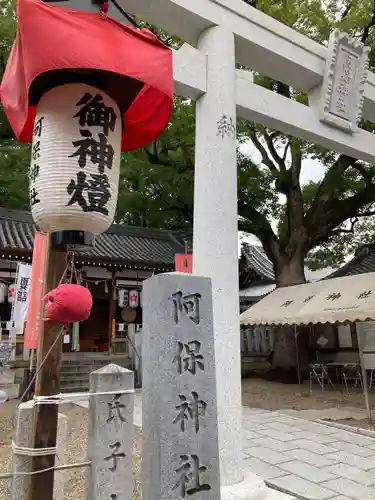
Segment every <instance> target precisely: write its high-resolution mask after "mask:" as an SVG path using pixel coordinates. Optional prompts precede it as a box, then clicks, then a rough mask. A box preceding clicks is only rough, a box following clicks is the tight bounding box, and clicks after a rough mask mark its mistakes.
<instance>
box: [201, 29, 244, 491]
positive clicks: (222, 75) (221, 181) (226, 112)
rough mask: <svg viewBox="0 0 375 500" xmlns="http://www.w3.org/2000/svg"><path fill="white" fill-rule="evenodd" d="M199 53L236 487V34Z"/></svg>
mask: <svg viewBox="0 0 375 500" xmlns="http://www.w3.org/2000/svg"><path fill="white" fill-rule="evenodd" d="M198 49H199V51H200V52H201V53H202V54H205V55H206V57H207V92H206V93H205V94H204V95H203V96H202V97H201V98H200V99H199V100H198V101H197V109H196V146H195V150H196V157H195V182H194V185H195V191H194V244H193V272H194V274H198V275H201V276H210V277H211V279H212V288H213V290H212V294H213V312H214V331H215V357H216V359H215V364H216V384H217V405H218V423H219V450H220V474H221V484H222V485H232V484H235V483H239V482H241V481H242V480H243V470H242V458H243V453H242V408H241V359H240V356H241V350H240V332H239V295H238V232H237V167H236V165H237V161H236V132H235V126H236V88H235V78H236V74H235V67H236V61H235V47H234V35H233V33H232V32H230V31H228V30H227V29H225V28H223V27H220V26H217V27H212V28H208V29H207V30H206V31H204V32H203V34H202V35H201V37H200V38H199V41H198Z"/></svg>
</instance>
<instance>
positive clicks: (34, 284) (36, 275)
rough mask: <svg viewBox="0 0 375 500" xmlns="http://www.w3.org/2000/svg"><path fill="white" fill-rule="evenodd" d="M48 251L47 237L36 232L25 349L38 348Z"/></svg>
mask: <svg viewBox="0 0 375 500" xmlns="http://www.w3.org/2000/svg"><path fill="white" fill-rule="evenodd" d="M46 251H47V235H46V234H44V233H40V232H36V233H35V238H34V249H33V261H32V273H31V289H30V297H29V307H28V312H27V322H26V331H25V343H24V347H25V348H26V349H36V348H37V347H38V342H39V332H40V322H41V311H42V297H43V286H44V274H45V262H46Z"/></svg>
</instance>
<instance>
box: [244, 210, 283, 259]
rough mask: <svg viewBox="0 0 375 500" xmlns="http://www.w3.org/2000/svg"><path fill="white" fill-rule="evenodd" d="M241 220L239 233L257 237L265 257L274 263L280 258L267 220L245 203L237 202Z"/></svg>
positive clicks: (276, 243)
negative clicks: (243, 232) (242, 232)
mask: <svg viewBox="0 0 375 500" xmlns="http://www.w3.org/2000/svg"><path fill="white" fill-rule="evenodd" d="M238 213H239V215H240V217H241V219H240V220H239V222H238V227H239V229H240V230H241V231H245V232H246V233H251V234H254V235H255V236H257V237H258V238H259V239H260V241H261V242H262V245H263V248H264V251H265V252H266V255H267V257H268V258H269V259H270V260H271V261H272V262H275V261H277V260H278V259H279V258H280V244H279V240H278V238H277V236H276V235H275V233H274V231H273V229H272V226H271V224H270V223H269V222H268V220H267V218H266V217H265V216H264V215H263V214H261V213H260V212H258V210H256V209H255V208H254V207H252V206H250V205H248V204H247V203H245V202H241V201H239V202H238Z"/></svg>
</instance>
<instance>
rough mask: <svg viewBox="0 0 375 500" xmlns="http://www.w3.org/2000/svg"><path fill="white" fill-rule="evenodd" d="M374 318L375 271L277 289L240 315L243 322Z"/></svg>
mask: <svg viewBox="0 0 375 500" xmlns="http://www.w3.org/2000/svg"><path fill="white" fill-rule="evenodd" d="M374 319H375V273H365V274H357V275H354V276H345V277H343V278H333V279H328V280H324V281H317V282H314V283H304V284H302V285H295V286H289V287H285V288H278V289H276V290H275V291H274V292H272V293H270V294H269V295H267V296H266V297H264V298H263V299H262V300H260V301H259V302H258V303H257V304H255V305H253V306H252V307H250V308H249V309H247V311H245V312H244V313H242V314H241V316H240V321H241V324H243V325H300V324H304V325H308V324H311V323H345V322H346V321H351V322H354V321H367V320H374Z"/></svg>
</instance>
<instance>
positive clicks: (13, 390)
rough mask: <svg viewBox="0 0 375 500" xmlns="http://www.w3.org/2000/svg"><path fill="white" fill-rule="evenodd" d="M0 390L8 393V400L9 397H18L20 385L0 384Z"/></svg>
mask: <svg viewBox="0 0 375 500" xmlns="http://www.w3.org/2000/svg"><path fill="white" fill-rule="evenodd" d="M0 390H1V391H4V392H6V393H7V394H8V401H9V400H10V399H18V397H19V391H20V385H19V384H0Z"/></svg>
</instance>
